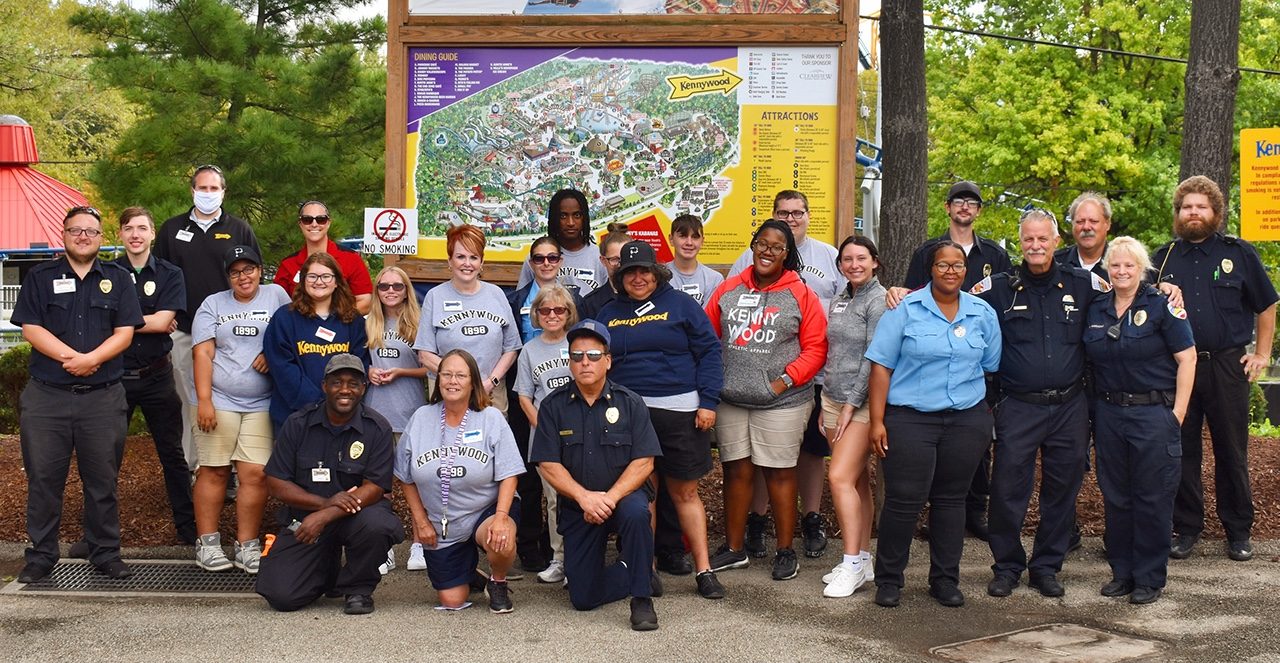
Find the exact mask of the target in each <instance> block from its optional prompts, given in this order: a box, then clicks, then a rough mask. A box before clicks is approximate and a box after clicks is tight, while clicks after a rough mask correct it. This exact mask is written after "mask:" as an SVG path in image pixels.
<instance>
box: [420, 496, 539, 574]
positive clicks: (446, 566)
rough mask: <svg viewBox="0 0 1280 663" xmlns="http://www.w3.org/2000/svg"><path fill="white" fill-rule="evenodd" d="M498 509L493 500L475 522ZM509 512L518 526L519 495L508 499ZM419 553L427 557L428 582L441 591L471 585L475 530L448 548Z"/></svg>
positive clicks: (477, 555)
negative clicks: (509, 501)
mask: <svg viewBox="0 0 1280 663" xmlns="http://www.w3.org/2000/svg"><path fill="white" fill-rule="evenodd" d="M497 512H498V503H497V502H494V503H493V504H491V505H489V508H487V509H485V510H484V511H483V512H482V513H481V514H480V519H479V521H477V523H483V522H484V521H485V520H486V519H488V518H489V516H492V515H494V514H495V513H497ZM509 515H510V516H511V519H512V520H514V521H515V523H516V526H517V527H518V526H519V525H520V498H519V497H516V498H515V499H514V500H512V501H511V512H510V514H509ZM477 527H479V524H477ZM512 545H514V542H512ZM422 555H423V557H425V558H426V560H427V578H428V579H429V580H430V581H431V587H432V588H433V589H435V590H436V591H440V590H442V589H449V588H451V587H459V586H462V585H469V584H471V579H472V578H473V577H475V572H476V565H477V564H479V563H480V544H479V543H478V542H477V541H476V533H475V532H474V531H473V532H471V536H469V537H467V539H466V540H465V541H459V542H457V543H455V544H453V545H451V546H449V547H448V548H438V549H435V550H429V549H425V548H424V549H423V551H422Z"/></svg>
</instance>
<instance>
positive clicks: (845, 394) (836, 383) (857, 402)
mask: <svg viewBox="0 0 1280 663" xmlns="http://www.w3.org/2000/svg"><path fill="white" fill-rule="evenodd" d="M848 290H849V288H848V286H847V285H846V286H845V288H844V289H842V290H841V291H840V292H839V293H837V294H836V298H835V299H833V300H831V308H830V309H828V312H827V365H826V367H825V370H826V373H827V379H826V383H825V386H824V387H823V389H825V391H823V392H822V395H823V396H826V397H828V398H830V399H831V400H832V401H833V402H836V403H841V404H846V403H847V404H849V405H852V406H854V407H862V405H863V404H864V403H866V402H867V382H868V380H869V379H870V377H871V361H870V360H869V359H867V357H866V354H867V346H869V345H871V338H872V336H874V335H875V332H876V325H877V324H878V323H879V322H880V316H882V315H884V311H885V305H884V293H885V290H884V286H883V285H880V281H879V279H877V278H875V277H872V278H871V280H870V281H868V282H867V283H864V284H863V285H862V287H861V288H859V289H858V291H857V292H855V293H853V294H852V295H851V294H849V292H848Z"/></svg>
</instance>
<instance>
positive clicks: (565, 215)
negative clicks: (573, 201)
mask: <svg viewBox="0 0 1280 663" xmlns="http://www.w3.org/2000/svg"><path fill="white" fill-rule="evenodd" d="M584 217H585V215H584V214H583V213H582V212H561V213H560V220H561V221H564V220H565V219H573V220H574V221H581V220H582V219H583V218H584Z"/></svg>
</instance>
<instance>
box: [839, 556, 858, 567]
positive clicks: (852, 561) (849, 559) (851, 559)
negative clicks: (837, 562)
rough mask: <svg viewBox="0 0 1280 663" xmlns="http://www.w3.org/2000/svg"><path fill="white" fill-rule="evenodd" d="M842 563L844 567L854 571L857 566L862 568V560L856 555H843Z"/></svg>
mask: <svg viewBox="0 0 1280 663" xmlns="http://www.w3.org/2000/svg"><path fill="white" fill-rule="evenodd" d="M842 563H843V564H844V565H845V566H852V567H853V568H855V569H856V568H858V567H859V566H862V558H861V557H859V556H857V555H845V556H844V562H842Z"/></svg>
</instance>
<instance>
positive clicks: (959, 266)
mask: <svg viewBox="0 0 1280 663" xmlns="http://www.w3.org/2000/svg"><path fill="white" fill-rule="evenodd" d="M933 268H934V269H936V270H938V271H939V272H942V273H943V274H946V273H947V272H955V273H957V274H959V273H960V272H963V271H964V270H966V269H968V268H969V266H968V265H966V264H964V263H962V262H935V263H933Z"/></svg>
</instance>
